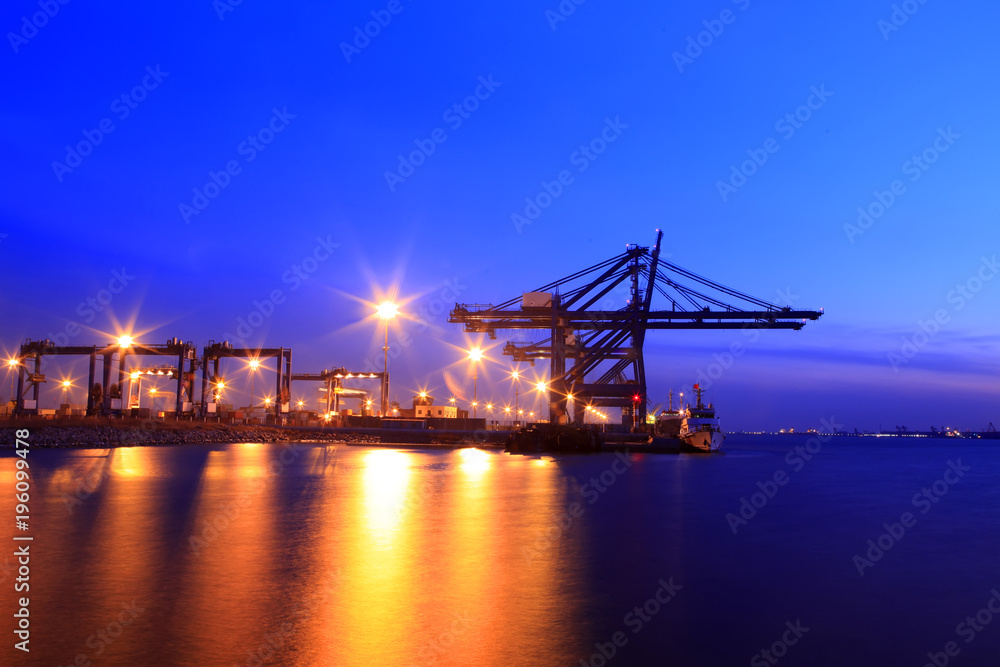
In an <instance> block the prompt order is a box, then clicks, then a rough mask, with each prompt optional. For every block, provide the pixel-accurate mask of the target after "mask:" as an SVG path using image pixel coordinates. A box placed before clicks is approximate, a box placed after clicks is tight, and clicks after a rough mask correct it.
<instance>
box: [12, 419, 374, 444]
mask: <svg viewBox="0 0 1000 667" xmlns="http://www.w3.org/2000/svg"><path fill="white" fill-rule="evenodd" d="M18 428H27V429H28V431H29V432H30V436H29V437H28V442H30V443H31V446H32V447H101V448H104V447H132V446H136V445H189V444H214V443H226V442H293V441H294V442H340V443H351V444H366V443H372V444H374V443H379V442H381V439H380V438H379V436H377V435H367V434H361V433H324V432H323V431H298V430H291V429H283V428H274V427H270V426H242V425H239V426H234V425H228V424H227V425H220V424H212V425H206V426H205V427H202V428H199V427H193V428H192V427H187V428H171V426H170V425H164V424H162V423H158V422H145V423H143V424H142V425H141V426H140V425H131V426H126V425H115V426H99V425H94V426H56V425H48V424H46V425H36V424H25V425H24V426H22V427H18ZM16 430H17V428H13V427H10V428H0V448H3V447H11V448H13V447H14V439H15V435H14V434H15V431H16Z"/></svg>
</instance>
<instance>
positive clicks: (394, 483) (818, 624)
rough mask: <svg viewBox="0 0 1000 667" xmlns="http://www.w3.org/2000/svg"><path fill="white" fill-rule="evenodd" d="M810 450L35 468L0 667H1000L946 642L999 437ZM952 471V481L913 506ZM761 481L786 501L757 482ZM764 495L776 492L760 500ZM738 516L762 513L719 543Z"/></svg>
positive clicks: (979, 602)
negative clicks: (18, 636) (956, 467)
mask: <svg viewBox="0 0 1000 667" xmlns="http://www.w3.org/2000/svg"><path fill="white" fill-rule="evenodd" d="M805 442H806V439H805V438H804V437H799V436H789V437H772V438H763V437H757V438H748V437H747V438H743V439H740V438H739V437H736V436H731V437H730V439H729V440H728V441H727V443H726V453H725V454H724V455H719V456H669V455H655V456H653V455H646V456H633V457H631V458H628V459H622V458H620V457H616V456H615V455H614V454H603V455H599V456H558V457H554V458H551V457H544V458H529V457H520V456H509V455H506V454H502V453H499V452H495V451H490V452H479V451H470V450H465V451H430V450H419V449H418V450H410V449H397V450H394V449H382V448H365V447H349V446H343V445H338V446H324V445H304V446H301V449H295V448H294V447H293V448H291V449H290V448H289V446H288V445H284V444H273V445H255V444H232V445H224V446H213V447H207V446H177V447H136V448H123V449H117V450H36V451H33V452H32V453H31V454H30V462H31V466H32V468H31V469H32V471H33V473H34V475H35V478H36V484H37V487H36V489H35V492H34V495H33V497H32V500H31V502H32V507H31V511H32V526H33V527H32V533H33V534H34V536H35V541H34V542H33V543H32V545H31V551H32V558H31V568H32V570H31V582H30V584H31V591H30V595H31V620H32V626H31V627H32V637H31V644H30V646H31V649H32V651H31V653H30V660H28V661H25V655H24V654H22V653H20V652H17V651H13V650H12V647H11V644H12V643H13V641H11V640H10V639H9V638H10V636H11V635H10V632H9V629H10V628H11V627H12V621H11V620H10V616H9V615H8V614H5V616H6V618H7V619H8V620H7V621H6V626H8V631H7V633H6V634H7V636H8V640H7V641H6V642H5V645H4V646H3V648H2V649H0V651H2V653H0V656H3V659H2V660H0V662H2V663H3V664H45V665H71V664H78V665H87V664H93V665H100V664H114V665H160V664H163V665H247V664H249V665H258V664H262V663H263V664H283V665H364V666H365V667H374V666H377V665H423V664H440V665H581V664H583V665H595V666H596V665H601V664H604V663H605V662H606V663H607V664H608V665H617V664H621V665H745V664H760V665H764V664H772V663H768V662H767V661H766V660H765V659H764V657H763V656H759V657H757V658H756V659H754V656H755V654H759V652H760V651H762V650H764V649H767V650H772V649H773V650H774V651H775V653H774V656H780V661H779V663H780V664H782V665H880V666H882V665H914V666H920V665H923V664H925V663H928V662H929V658H928V656H927V653H928V652H929V651H930V652H942V651H944V650H945V647H946V644H947V643H948V642H955V643H956V644H955V646H954V647H953V650H954V649H958V655H957V657H954V658H951V659H950V660H951V663H950V664H953V665H959V666H961V665H996V664H1000V618H997V619H996V620H995V621H994V620H993V619H992V613H990V612H986V614H989V615H990V619H989V623H987V624H984V625H978V626H977V627H979V628H980V629H981V630H979V631H973V630H972V629H971V626H968V625H966V626H961V627H959V628H958V629H959V631H960V632H961V634H959V631H956V628H957V627H958V626H959V623H961V622H963V620H964V619H965V618H966V617H967V616H975V615H976V614H977V612H979V611H980V610H981V609H983V608H985V607H986V605H987V602H988V601H989V599H990V597H991V595H992V593H991V591H992V590H993V589H994V588H996V589H998V590H1000V568H997V565H996V564H997V559H998V556H1000V536H998V531H997V526H998V525H1000V492H998V488H997V483H996V480H997V473H998V472H1000V470H998V468H1000V465H998V463H997V457H996V455H995V451H994V448H995V447H996V444H997V443H993V444H990V443H987V442H974V441H951V440H947V441H946V440H914V439H906V440H903V439H888V438H881V439H871V438H864V439H859V438H836V439H833V440H830V441H829V442H827V443H825V444H823V445H822V447H821V449H820V450H819V452H818V453H816V454H815V455H814V456H813V458H812V459H811V460H809V461H805V460H804V459H803V460H802V461H801V463H799V462H796V460H795V459H794V458H790V459H788V460H786V456H788V455H789V454H788V453H789V451H790V450H792V449H793V447H795V446H796V445H798V446H802V445H804V444H805ZM815 444H816V443H814V447H815ZM791 456H793V457H794V456H796V455H795V454H792V455H791ZM4 457H5V458H4V459H3V460H2V461H0V470H2V473H0V477H2V479H3V488H6V489H10V488H11V487H12V485H13V464H12V461H11V460H10V452H9V450H7V451H5V452H4ZM281 461H284V464H282V463H281ZM949 461H951V462H954V463H956V464H957V463H958V462H959V461H960V462H961V466H963V467H967V468H969V470H967V471H964V470H963V472H962V476H961V477H959V476H958V474H957V473H950V474H948V475H947V477H948V478H949V479H950V480H952V481H953V482H954V483H953V484H948V483H947V482H940V483H939V484H938V486H937V490H938V491H941V490H942V489H943V490H944V491H945V493H944V495H942V496H941V497H940V498H939V499H938V500H937V501H936V502H933V503H932V502H931V501H930V500H927V501H922V500H920V499H919V498H918V499H917V501H918V502H919V503H923V504H921V505H920V506H915V505H914V495H915V494H919V493H920V492H921V489H922V488H924V487H929V488H930V487H932V485H933V484H934V482H935V481H937V480H942V479H944V478H945V477H946V475H945V473H946V471H947V470H949V469H950V466H949ZM796 468H800V469H799V470H796ZM778 471H784V473H785V474H787V476H788V477H787V483H786V484H784V485H782V486H778V485H775V486H774V487H772V486H770V485H768V484H766V482H767V480H773V479H774V477H775V473H777V472H778ZM778 477H779V479H780V480H785V478H784V477H781V475H780V474H779V476H778ZM592 478H593V479H596V480H597V484H598V485H599V488H600V489H603V491H601V490H599V488H598V486H597V485H595V484H593V483H592V482H591V481H590V480H591V479H592ZM602 479H603V483H602V482H601V480H602ZM758 482H761V483H763V484H764V487H765V488H766V490H768V491H770V492H772V494H773V497H771V498H767V497H766V495H760V496H757V497H756V498H751V496H752V494H753V493H755V492H757V491H759V488H758ZM88 489H94V490H93V492H92V493H89V494H88V491H87V490H88ZM761 493H762V494H763V493H764V492H761ZM11 496H12V493H4V494H2V495H0V516H3V517H11V515H13V514H14V506H13V502H12V498H11ZM935 497H937V496H935ZM741 498H747V499H748V502H750V501H751V500H756V501H757V503H758V504H761V501H762V500H765V499H766V504H763V506H762V507H760V508H759V509H757V508H755V509H756V512H757V513H756V516H753V517H752V518H750V519H749V520H748V521H747V523H746V524H745V525H743V524H736V529H737V531H736V534H734V532H733V530H732V528H731V526H730V523H731V521H733V520H732V519H730V520H727V518H726V515H727V513H732V514H734V515H738V512H739V509H740V504H741ZM923 508H927V510H926V513H922V512H921V509H923ZM744 511H745V512H746V513H747V515H749V510H747V509H744ZM904 512H910V513H912V514H913V515H914V521H915V524H914V523H913V522H910V523H911V527H909V528H905V527H904V528H905V533H904V534H903V535H902V537H900V538H899V539H898V540H896V539H895V538H892V539H890V538H888V537H883V544H887V543H889V542H893V544H892V545H891V547H890V548H889V550H888V551H886V552H885V553H884V555H882V556H881V558H880V559H879V560H877V561H872V564H871V565H870V566H864V565H863V564H862V567H864V576H861V575H860V574H859V571H858V567H859V566H858V565H857V564H856V563H855V561H854V556H856V555H858V556H864V555H865V552H866V551H867V550H868V549H869V547H868V545H867V541H868V540H869V539H872V540H876V541H877V540H878V538H879V536H880V535H881V534H882V533H883V532H885V529H884V528H883V527H882V526H883V524H884V523H889V524H892V523H898V522H900V519H901V515H902V514H903V513H904ZM7 520H8V519H4V521H7ZM734 523H735V522H734ZM895 530H897V532H898V529H895ZM872 555H877V554H875V553H874V552H873V554H872ZM2 559H8V560H9V557H8V556H6V555H5V556H2V557H0V564H3V565H4V566H5V567H4V568H3V573H2V575H0V577H2V578H3V579H4V583H3V584H2V585H3V589H4V593H3V599H4V600H5V604H4V608H5V609H8V610H10V609H12V608H13V602H12V601H9V599H10V597H11V592H10V588H11V581H12V577H13V576H14V574H13V572H12V571H11V570H10V569H9V568H7V567H6V565H7V561H6V560H2ZM657 595H659V597H660V600H667V601H666V602H664V603H661V602H659V601H656V596H657ZM637 606H638V607H640V609H639V610H636V609H635V608H636V607H637ZM643 606H645V609H641V607H643ZM994 606H995V607H994V608H996V609H998V610H1000V606H997V603H996V602H995V603H994ZM126 607H131V611H129V610H126V609H125V608H126ZM637 612H638V613H637ZM986 614H982V615H981V617H980V622H981V621H985V620H986ZM786 622H787V623H789V624H790V625H786ZM796 626H797V627H798V630H797V632H792V631H790V630H788V628H789V627H796ZM963 628H964V629H963ZM970 632H971V633H972V635H971V638H970ZM615 639H617V640H618V643H619V644H620V646H616V645H615ZM785 639H787V640H789V643H784V640H785ZM969 639H971V641H969V642H968V643H967V641H966V640H969ZM792 640H794V643H791V642H792ZM776 642H777V644H776ZM601 649H603V650H604V652H605V653H607V654H609V655H610V654H611V653H612V652H613V653H614V655H613V656H612V657H611V658H610V659H605V658H604V657H603V656H602V655H601V653H600V651H601ZM774 656H772V659H775V658H774ZM939 659H940V657H939ZM74 661H76V662H75V663H74ZM581 661H582V662H581ZM940 664H943V663H940Z"/></svg>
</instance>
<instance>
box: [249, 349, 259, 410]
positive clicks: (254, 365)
mask: <svg viewBox="0 0 1000 667" xmlns="http://www.w3.org/2000/svg"><path fill="white" fill-rule="evenodd" d="M258 368H260V362H259V361H258V360H256V359H251V360H250V410H251V411H252V410H253V377H254V375H255V374H256V373H257V369H258Z"/></svg>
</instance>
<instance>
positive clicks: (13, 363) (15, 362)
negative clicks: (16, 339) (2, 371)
mask: <svg viewBox="0 0 1000 667" xmlns="http://www.w3.org/2000/svg"><path fill="white" fill-rule="evenodd" d="M20 365H21V361H20V360H19V359H18V358H16V357H11V358H10V359H8V360H7V368H8V369H9V370H10V372H11V376H10V400H12V401H13V400H14V369H15V368H17V367H18V366H20Z"/></svg>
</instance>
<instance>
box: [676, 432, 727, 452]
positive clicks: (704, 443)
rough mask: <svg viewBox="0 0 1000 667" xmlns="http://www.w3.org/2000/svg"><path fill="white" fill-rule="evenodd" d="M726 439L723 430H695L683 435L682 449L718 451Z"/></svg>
mask: <svg viewBox="0 0 1000 667" xmlns="http://www.w3.org/2000/svg"><path fill="white" fill-rule="evenodd" d="M725 439H726V436H725V434H723V433H722V432H721V431H695V432H693V433H686V434H683V435H681V451H685V452H717V451H719V449H720V448H721V447H722V441H723V440H725Z"/></svg>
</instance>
